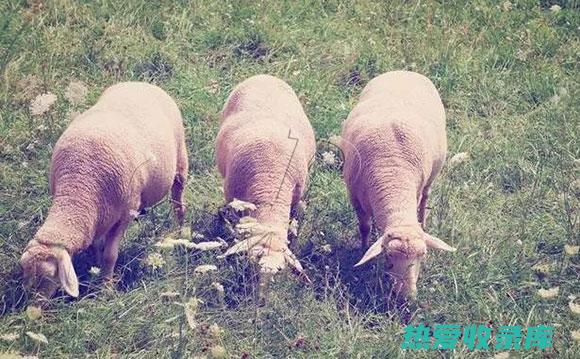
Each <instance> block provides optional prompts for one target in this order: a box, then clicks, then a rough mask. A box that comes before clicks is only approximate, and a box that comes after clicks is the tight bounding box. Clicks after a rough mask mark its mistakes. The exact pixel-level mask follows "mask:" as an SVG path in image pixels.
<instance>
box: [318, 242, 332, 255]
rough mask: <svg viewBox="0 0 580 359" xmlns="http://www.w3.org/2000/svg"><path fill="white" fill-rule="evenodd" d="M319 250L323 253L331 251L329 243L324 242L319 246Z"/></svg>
mask: <svg viewBox="0 0 580 359" xmlns="http://www.w3.org/2000/svg"><path fill="white" fill-rule="evenodd" d="M320 250H321V251H322V252H323V253H330V252H332V246H331V245H330V244H324V245H322V246H321V247H320Z"/></svg>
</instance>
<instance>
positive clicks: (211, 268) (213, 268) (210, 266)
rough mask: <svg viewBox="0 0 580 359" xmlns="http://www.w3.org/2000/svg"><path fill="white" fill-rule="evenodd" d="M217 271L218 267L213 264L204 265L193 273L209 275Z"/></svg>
mask: <svg viewBox="0 0 580 359" xmlns="http://www.w3.org/2000/svg"><path fill="white" fill-rule="evenodd" d="M214 271H217V267H216V266H214V265H213V264H202V265H200V266H197V267H196V268H195V269H194V270H193V272H194V273H200V274H202V273H207V272H214Z"/></svg>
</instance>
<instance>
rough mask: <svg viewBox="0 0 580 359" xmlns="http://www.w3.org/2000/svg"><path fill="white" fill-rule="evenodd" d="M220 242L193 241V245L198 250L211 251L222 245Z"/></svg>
mask: <svg viewBox="0 0 580 359" xmlns="http://www.w3.org/2000/svg"><path fill="white" fill-rule="evenodd" d="M223 245H224V244H223V243H222V242H216V241H212V242H201V243H193V247H194V248H195V249H197V250H200V251H211V250H214V249H217V248H220V247H223Z"/></svg>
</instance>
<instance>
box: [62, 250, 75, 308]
mask: <svg viewBox="0 0 580 359" xmlns="http://www.w3.org/2000/svg"><path fill="white" fill-rule="evenodd" d="M58 279H59V280H60V285H61V287H62V288H63V289H64V290H65V292H67V293H68V294H69V295H71V296H73V297H75V298H76V297H78V296H79V280H78V278H77V274H76V272H75V268H74V267H73V263H72V259H71V257H70V254H68V252H67V251H66V250H62V251H60V254H59V256H58Z"/></svg>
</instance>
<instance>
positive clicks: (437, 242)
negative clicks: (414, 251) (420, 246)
mask: <svg viewBox="0 0 580 359" xmlns="http://www.w3.org/2000/svg"><path fill="white" fill-rule="evenodd" d="M423 238H424V239H425V244H427V247H429V248H433V249H441V250H444V251H448V252H455V251H456V250H457V249H456V248H454V247H451V246H450V245H449V244H447V243H445V242H443V241H442V240H441V239H439V238H437V237H435V236H432V235H430V234H428V233H424V234H423Z"/></svg>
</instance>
